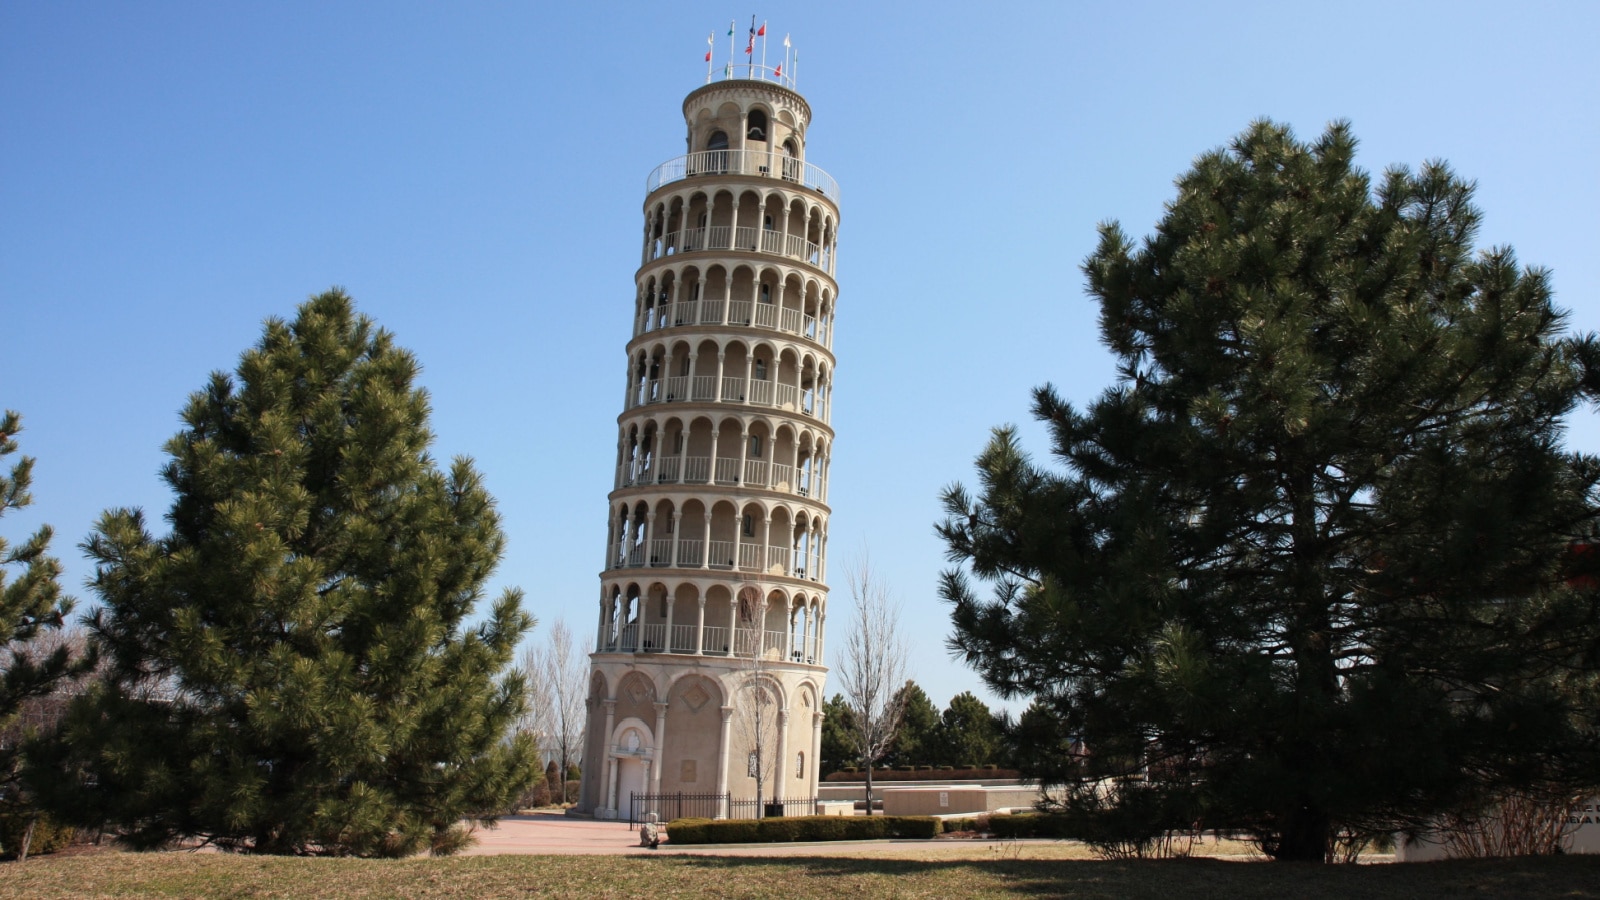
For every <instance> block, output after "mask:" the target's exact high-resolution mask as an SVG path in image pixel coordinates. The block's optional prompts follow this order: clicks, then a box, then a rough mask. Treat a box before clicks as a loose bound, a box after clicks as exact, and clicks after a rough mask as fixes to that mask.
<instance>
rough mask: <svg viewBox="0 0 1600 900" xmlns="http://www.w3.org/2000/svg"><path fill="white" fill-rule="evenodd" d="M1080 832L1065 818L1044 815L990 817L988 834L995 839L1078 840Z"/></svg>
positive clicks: (1022, 814)
mask: <svg viewBox="0 0 1600 900" xmlns="http://www.w3.org/2000/svg"><path fill="white" fill-rule="evenodd" d="M1079 830H1081V829H1080V828H1078V827H1076V826H1075V823H1073V821H1072V820H1071V819H1070V818H1069V817H1067V816H1060V815H1049V814H1044V813H1018V814H1016V815H1010V816H990V817H989V832H990V833H991V834H993V835H994V836H995V837H997V838H1057V839H1060V838H1078V837H1081V836H1082V835H1080V834H1077V833H1076V832H1078V831H1079Z"/></svg>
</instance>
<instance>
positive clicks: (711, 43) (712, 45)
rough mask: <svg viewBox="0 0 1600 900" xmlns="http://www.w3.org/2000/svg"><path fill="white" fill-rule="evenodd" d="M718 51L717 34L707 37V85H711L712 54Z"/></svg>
mask: <svg viewBox="0 0 1600 900" xmlns="http://www.w3.org/2000/svg"><path fill="white" fill-rule="evenodd" d="M715 49H717V33H716V32H714V31H713V32H711V33H709V34H707V35H706V84H710V83H711V52H712V51H713V50H715Z"/></svg>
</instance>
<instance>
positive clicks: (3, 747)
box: [0, 410, 84, 855]
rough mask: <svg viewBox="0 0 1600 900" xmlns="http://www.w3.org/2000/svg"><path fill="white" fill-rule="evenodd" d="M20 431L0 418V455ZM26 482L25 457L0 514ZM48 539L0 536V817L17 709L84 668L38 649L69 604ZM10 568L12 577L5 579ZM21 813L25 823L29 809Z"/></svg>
mask: <svg viewBox="0 0 1600 900" xmlns="http://www.w3.org/2000/svg"><path fill="white" fill-rule="evenodd" d="M21 431H22V417H21V416H19V415H18V414H17V413H15V412H13V411H11V410H7V411H6V413H5V415H4V416H0V458H3V457H6V456H10V455H11V454H13V453H16V452H17V441H16V436H17V434H18V433H19V432H21ZM32 484H33V458H32V457H28V456H24V457H22V458H20V459H19V460H18V461H17V462H16V463H15V464H14V465H12V467H11V471H10V473H9V474H8V473H5V472H3V471H0V516H4V515H5V514H6V513H7V512H10V511H12V510H16V509H21V508H23V507H25V506H27V505H28V504H29V503H31V502H32V499H33V497H32V494H31V493H30V492H29V488H30V487H31V486H32ZM51 535H52V532H51V529H50V527H49V526H48V525H45V526H41V527H40V528H39V530H38V531H35V532H34V533H33V534H32V535H31V536H29V537H28V538H27V539H26V540H24V541H23V542H22V543H21V544H19V545H17V546H15V547H13V546H11V545H10V544H9V543H8V542H7V541H6V540H5V538H3V537H0V664H3V665H4V669H0V816H5V815H10V814H12V813H13V812H14V809H13V808H12V807H14V806H15V805H16V801H17V800H18V799H20V797H21V796H22V794H21V793H20V791H19V789H18V786H19V778H20V775H21V761H22V760H21V753H20V750H21V746H22V741H23V740H24V739H25V738H26V737H27V736H28V734H27V733H28V731H29V730H31V728H30V727H24V723H22V722H20V721H19V715H20V713H21V712H22V709H23V705H24V704H25V703H26V702H28V701H29V700H30V699H32V698H36V697H41V696H44V695H45V694H47V693H49V692H50V691H51V690H52V689H54V688H55V686H56V685H58V684H60V683H61V681H62V680H63V679H66V678H69V677H71V676H73V675H76V674H78V673H79V672H81V671H82V668H83V664H84V660H82V659H75V658H74V655H73V653H72V650H71V647H70V646H69V645H68V644H67V643H64V642H58V643H57V644H56V646H55V647H53V648H49V649H48V650H47V651H45V652H40V651H41V648H40V647H39V646H38V643H37V642H38V639H39V638H40V637H41V636H42V635H45V634H47V633H49V632H52V631H58V630H59V629H60V628H61V626H62V623H63V621H64V620H65V618H66V616H67V614H68V613H70V612H71V611H72V601H71V599H70V598H68V597H66V596H65V595H63V594H62V593H61V583H60V577H61V563H60V562H59V561H58V560H57V559H55V558H54V557H52V556H51V555H50V538H51ZM12 571H15V573H16V575H15V577H14V578H9V579H8V577H7V575H8V573H9V572H12ZM24 814H25V815H27V816H28V817H30V818H31V817H32V811H31V809H30V810H28V811H26V812H25V813H24ZM10 849H12V850H18V849H22V848H10ZM22 852H23V853H24V855H25V853H26V851H25V850H22Z"/></svg>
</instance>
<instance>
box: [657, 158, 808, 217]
mask: <svg viewBox="0 0 1600 900" xmlns="http://www.w3.org/2000/svg"><path fill="white" fill-rule="evenodd" d="M715 175H748V176H753V177H756V178H774V179H780V180H782V181H787V182H789V183H791V184H794V185H798V186H799V187H803V188H808V189H810V190H813V191H816V192H817V193H819V194H821V195H823V196H824V197H827V198H828V199H829V201H831V202H832V203H833V204H834V205H835V206H837V205H838V203H839V182H837V181H834V180H833V176H832V175H829V174H828V173H827V172H824V171H822V170H821V169H819V168H817V167H816V166H813V165H812V164H811V163H808V162H805V161H804V160H799V159H795V158H793V157H791V156H785V155H783V154H782V153H777V152H773V151H769V150H702V151H700V152H699V153H689V154H685V155H683V156H680V157H678V158H676V159H669V160H667V161H666V162H664V163H662V164H661V165H659V166H656V167H655V170H654V171H652V172H651V173H650V177H649V178H647V179H645V192H646V193H647V194H648V193H654V192H655V191H656V190H657V189H658V188H660V187H662V186H663V185H668V184H672V183H673V182H675V181H683V180H685V179H689V178H695V177H698V176H715Z"/></svg>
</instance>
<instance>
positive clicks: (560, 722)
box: [522, 619, 589, 803]
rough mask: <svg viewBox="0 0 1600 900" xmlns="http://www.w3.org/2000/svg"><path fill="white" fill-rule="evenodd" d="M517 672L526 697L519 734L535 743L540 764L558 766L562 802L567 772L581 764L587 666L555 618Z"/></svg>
mask: <svg viewBox="0 0 1600 900" xmlns="http://www.w3.org/2000/svg"><path fill="white" fill-rule="evenodd" d="M522 673H523V677H524V678H525V679H526V681H527V684H528V698H529V703H528V713H527V715H526V716H525V717H524V719H523V725H522V730H523V731H524V732H525V733H527V734H529V735H532V736H533V738H534V740H535V741H537V742H538V744H539V749H540V751H541V753H542V754H543V755H544V758H545V759H546V760H555V761H556V762H557V763H558V764H559V765H560V766H561V777H560V782H561V802H563V803H565V802H567V769H568V768H569V767H570V766H571V765H572V764H573V763H577V762H580V761H581V759H582V753H583V732H584V727H585V724H586V721H585V720H586V718H587V715H588V708H587V706H586V705H585V703H584V699H585V694H586V691H585V688H586V687H587V683H588V678H589V667H588V662H587V658H586V657H585V656H584V655H583V653H582V652H581V651H580V650H579V649H578V642H577V639H576V638H575V637H574V636H573V634H572V629H570V628H568V627H567V623H566V622H565V621H564V620H561V619H557V620H556V622H555V624H554V625H551V626H550V630H549V631H548V632H546V634H545V639H544V642H543V643H538V644H530V645H528V646H527V647H525V648H523V651H522Z"/></svg>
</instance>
